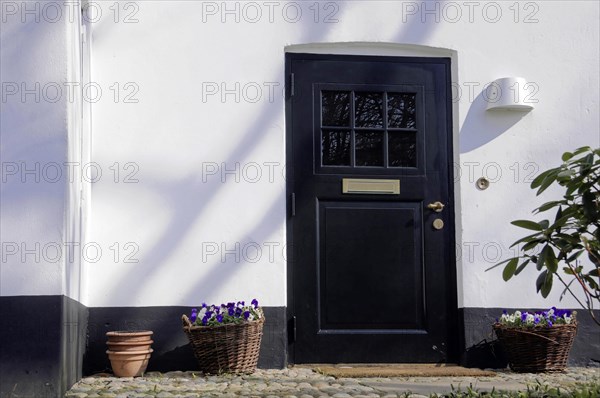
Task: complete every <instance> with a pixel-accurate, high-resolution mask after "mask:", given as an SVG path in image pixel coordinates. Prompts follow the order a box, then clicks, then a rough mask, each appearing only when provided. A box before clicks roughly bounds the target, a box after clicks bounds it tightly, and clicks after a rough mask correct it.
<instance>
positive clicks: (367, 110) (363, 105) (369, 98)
mask: <svg viewBox="0 0 600 398" xmlns="http://www.w3.org/2000/svg"><path fill="white" fill-rule="evenodd" d="M354 111H355V115H356V116H355V125H356V127H383V94H382V93H355V101H354Z"/></svg>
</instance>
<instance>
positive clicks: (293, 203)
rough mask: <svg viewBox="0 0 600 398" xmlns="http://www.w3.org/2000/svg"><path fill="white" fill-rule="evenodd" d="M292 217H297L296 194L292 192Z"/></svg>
mask: <svg viewBox="0 0 600 398" xmlns="http://www.w3.org/2000/svg"><path fill="white" fill-rule="evenodd" d="M291 207H292V217H295V216H296V193H295V192H292V204H291Z"/></svg>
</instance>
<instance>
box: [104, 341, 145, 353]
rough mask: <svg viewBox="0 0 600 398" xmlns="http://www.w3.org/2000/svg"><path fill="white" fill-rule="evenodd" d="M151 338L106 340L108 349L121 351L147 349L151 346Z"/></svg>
mask: <svg viewBox="0 0 600 398" xmlns="http://www.w3.org/2000/svg"><path fill="white" fill-rule="evenodd" d="M152 343H154V341H153V340H148V341H123V342H112V341H110V340H109V341H107V342H106V345H108V350H109V351H113V352H121V351H147V350H149V349H150V348H151V346H152Z"/></svg>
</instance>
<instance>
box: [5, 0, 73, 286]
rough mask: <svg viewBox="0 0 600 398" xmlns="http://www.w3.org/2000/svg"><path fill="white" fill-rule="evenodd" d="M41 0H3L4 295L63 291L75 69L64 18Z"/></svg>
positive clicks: (61, 10)
mask: <svg viewBox="0 0 600 398" xmlns="http://www.w3.org/2000/svg"><path fill="white" fill-rule="evenodd" d="M56 4H58V3H56ZM44 5H45V2H38V3H36V2H9V1H2V2H1V3H0V11H1V16H0V17H1V27H0V80H1V82H2V98H1V102H0V107H1V111H0V130H1V140H0V157H1V166H2V182H1V184H2V185H1V187H2V188H1V191H0V218H1V223H0V234H1V241H2V253H1V255H2V261H1V267H0V294H1V295H2V296H13V295H56V294H59V295H60V294H63V293H65V285H64V278H65V263H66V261H65V259H66V255H65V250H64V249H65V242H66V241H68V240H67V238H66V236H67V235H66V231H67V230H68V229H69V227H65V212H66V211H67V204H68V203H69V199H68V196H67V192H68V191H69V189H70V188H69V187H68V183H67V181H68V180H69V179H68V178H67V177H66V173H67V171H68V170H67V169H68V166H66V165H65V162H68V161H69V155H68V146H67V145H68V144H67V143H68V131H69V126H72V121H73V120H74V119H73V118H72V116H70V113H71V112H72V111H71V110H70V108H71V106H72V105H71V103H74V101H72V100H70V99H69V95H68V94H67V91H68V87H67V86H65V83H66V82H73V81H74V80H73V79H72V75H70V74H69V73H75V72H74V71H72V70H70V69H69V60H70V59H71V58H70V57H71V54H70V51H69V48H70V45H71V44H70V41H69V37H70V36H71V32H70V29H71V28H70V25H69V23H68V21H69V19H68V18H65V17H64V16H63V17H59V14H58V13H60V14H62V13H63V11H64V9H62V8H60V7H59V9H58V11H57V8H52V7H51V8H47V7H46V8H44ZM57 12H58V13H57ZM65 15H66V14H65ZM76 74H77V75H78V71H77V72H76ZM57 87H58V89H57ZM25 90H28V91H25ZM59 90H62V92H61V91H59Z"/></svg>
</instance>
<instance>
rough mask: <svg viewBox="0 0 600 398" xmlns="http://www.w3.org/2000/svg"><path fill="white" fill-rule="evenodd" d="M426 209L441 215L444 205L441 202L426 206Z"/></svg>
mask: <svg viewBox="0 0 600 398" xmlns="http://www.w3.org/2000/svg"><path fill="white" fill-rule="evenodd" d="M427 208H428V209H431V210H433V211H435V212H436V213H441V212H442V210H444V204H443V203H442V202H433V203H430V204H428V205H427Z"/></svg>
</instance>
